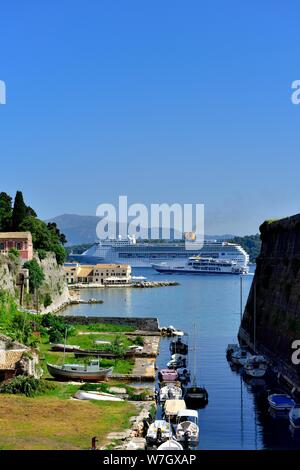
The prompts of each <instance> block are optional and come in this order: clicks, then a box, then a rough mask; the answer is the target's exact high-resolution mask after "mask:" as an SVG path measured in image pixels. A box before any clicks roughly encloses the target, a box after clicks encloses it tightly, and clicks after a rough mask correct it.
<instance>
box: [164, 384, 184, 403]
mask: <svg viewBox="0 0 300 470" xmlns="http://www.w3.org/2000/svg"><path fill="white" fill-rule="evenodd" d="M181 398H182V390H181V387H177V386H176V385H173V384H168V385H165V386H164V387H162V388H161V389H160V392H159V401H160V403H164V402H165V401H166V400H180V399H181Z"/></svg>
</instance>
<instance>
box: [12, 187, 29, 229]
mask: <svg viewBox="0 0 300 470" xmlns="http://www.w3.org/2000/svg"><path fill="white" fill-rule="evenodd" d="M26 214H27V207H26V204H25V202H24V199H23V194H22V192H21V191H17V192H16V196H15V201H14V208H13V212H12V229H13V230H15V231H18V230H19V227H20V225H21V224H22V222H23V220H24V219H25V217H26Z"/></svg>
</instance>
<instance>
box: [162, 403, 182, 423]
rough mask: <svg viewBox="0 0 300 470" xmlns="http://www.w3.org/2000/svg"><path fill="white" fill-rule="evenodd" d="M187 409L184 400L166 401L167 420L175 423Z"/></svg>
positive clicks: (165, 412)
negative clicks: (181, 412)
mask: <svg viewBox="0 0 300 470" xmlns="http://www.w3.org/2000/svg"><path fill="white" fill-rule="evenodd" d="M185 409H186V404H185V401H184V400H166V401H165V408H164V414H165V418H166V419H167V420H168V421H169V420H170V421H174V420H175V419H176V418H177V415H178V413H179V412H180V411H183V410H185Z"/></svg>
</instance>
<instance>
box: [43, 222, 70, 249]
mask: <svg viewBox="0 0 300 470" xmlns="http://www.w3.org/2000/svg"><path fill="white" fill-rule="evenodd" d="M47 227H48V230H50V232H51V233H52V234H53V235H54V238H55V239H56V240H59V241H60V243H61V244H62V245H65V244H66V243H67V239H66V236H65V235H64V234H63V233H61V232H60V230H59V228H58V227H57V225H56V223H55V222H49V223H48V224H47Z"/></svg>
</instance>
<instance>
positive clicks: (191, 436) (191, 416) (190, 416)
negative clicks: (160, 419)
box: [176, 410, 199, 444]
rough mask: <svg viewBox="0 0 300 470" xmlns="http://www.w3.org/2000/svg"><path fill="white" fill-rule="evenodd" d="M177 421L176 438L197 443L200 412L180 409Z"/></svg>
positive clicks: (180, 440)
mask: <svg viewBox="0 0 300 470" xmlns="http://www.w3.org/2000/svg"><path fill="white" fill-rule="evenodd" d="M176 422H177V428H176V439H177V440H178V441H179V442H187V443H191V444H196V443H197V442H198V440H199V426H198V412H197V411H195V410H182V411H179V413H178V416H177V420H176Z"/></svg>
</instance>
